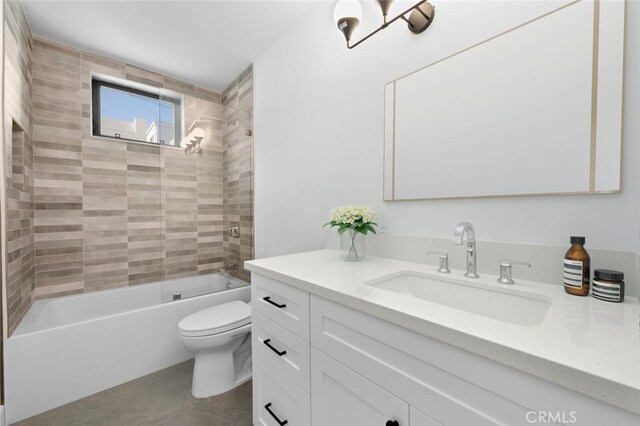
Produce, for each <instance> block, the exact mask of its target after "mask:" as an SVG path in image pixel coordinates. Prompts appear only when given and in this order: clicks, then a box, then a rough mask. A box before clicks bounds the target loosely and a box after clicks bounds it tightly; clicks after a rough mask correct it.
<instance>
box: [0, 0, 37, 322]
mask: <svg viewBox="0 0 640 426" xmlns="http://www.w3.org/2000/svg"><path fill="white" fill-rule="evenodd" d="M3 3H4V37H5V39H4V42H5V53H4V55H5V60H4V61H5V81H4V89H5V99H4V101H5V105H4V106H5V109H4V117H3V119H4V132H5V134H4V141H5V143H4V153H3V154H4V162H5V163H4V170H5V176H4V179H5V182H4V184H5V193H6V198H5V200H4V201H5V211H4V212H3V213H4V218H3V220H4V222H3V224H2V226H3V227H4V228H5V231H6V236H5V238H6V241H5V242H6V264H5V265H3V269H5V268H6V269H5V273H6V299H7V326H8V331H9V334H11V333H12V332H13V330H15V328H16V327H17V325H18V323H19V322H20V320H21V319H22V317H23V316H24V314H25V313H26V312H27V310H28V309H29V307H30V306H31V292H32V290H33V288H34V284H35V282H34V266H35V262H34V223H33V199H34V195H33V194H34V188H33V144H32V108H31V69H32V65H31V31H30V30H29V25H28V23H27V20H26V17H25V15H24V13H23V11H22V7H21V6H20V4H19V3H18V2H17V1H13V0H10V1H5V2H3Z"/></svg>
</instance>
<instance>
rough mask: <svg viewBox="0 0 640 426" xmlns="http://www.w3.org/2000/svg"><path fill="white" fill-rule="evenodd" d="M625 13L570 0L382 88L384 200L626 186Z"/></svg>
mask: <svg viewBox="0 0 640 426" xmlns="http://www.w3.org/2000/svg"><path fill="white" fill-rule="evenodd" d="M624 15H625V3H624V1H598V0H595V1H594V0H578V1H575V2H571V3H568V4H565V5H563V6H561V7H559V8H558V9H556V10H553V11H551V12H550V13H547V14H545V15H543V16H539V17H537V18H535V19H533V20H530V21H528V22H526V23H524V24H522V25H519V26H517V27H515V28H512V29H511V30H509V31H506V32H503V33H501V34H496V36H494V37H492V38H490V39H488V40H485V41H483V42H481V43H478V44H476V45H474V46H471V47H469V48H467V49H465V50H462V51H459V52H455V53H452V54H451V55H449V56H447V57H445V58H444V59H441V60H439V61H437V62H434V63H432V64H430V65H427V66H426V67H424V68H422V69H419V70H417V71H415V72H413V73H411V74H409V75H406V76H403V77H401V78H398V79H397V80H394V81H392V82H390V83H388V84H386V85H385V88H384V90H385V134H384V200H385V201H402V200H417V199H439V198H467V197H494V196H516V195H541V194H593V193H607V192H618V191H620V174H621V164H620V163H621V135H622V92H623V87H622V84H623V80H622V77H623V51H624V19H625V17H624Z"/></svg>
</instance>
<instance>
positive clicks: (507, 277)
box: [498, 259, 531, 284]
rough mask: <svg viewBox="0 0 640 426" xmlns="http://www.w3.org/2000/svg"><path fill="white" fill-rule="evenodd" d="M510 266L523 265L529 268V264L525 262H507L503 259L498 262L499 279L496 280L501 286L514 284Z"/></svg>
mask: <svg viewBox="0 0 640 426" xmlns="http://www.w3.org/2000/svg"><path fill="white" fill-rule="evenodd" d="M511 265H524V266H527V267H529V268H531V264H530V263H529V262H525V261H522V260H508V259H503V260H501V261H500V278H498V282H499V283H501V284H515V282H514V281H513V278H512V277H511V276H512V271H511Z"/></svg>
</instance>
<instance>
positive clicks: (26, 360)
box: [5, 274, 251, 424]
mask: <svg viewBox="0 0 640 426" xmlns="http://www.w3.org/2000/svg"><path fill="white" fill-rule="evenodd" d="M250 297H251V296H250V288H249V285H248V284H247V283H245V282H243V281H240V280H237V279H235V278H231V277H228V276H226V275H222V274H211V275H201V276H197V277H192V278H184V279H178V280H172V281H165V282H164V283H159V282H158V283H152V284H143V285H137V286H132V287H125V288H119V289H114V290H105V291H100V292H95V293H87V294H80V295H73V296H65V297H59V298H55V299H46V300H38V301H36V302H34V304H33V305H32V306H31V308H30V309H29V311H28V312H27V314H26V315H25V317H24V319H23V320H22V322H21V323H20V325H19V326H18V328H17V329H16V331H15V332H14V333H13V335H12V336H11V337H10V338H9V339H7V341H6V344H5V420H6V422H7V424H12V423H14V422H17V421H19V420H22V419H25V418H27V417H31V416H33V415H36V414H38V413H41V412H43V411H47V410H50V409H52V408H55V407H58V406H60V405H64V404H67V403H69V402H72V401H75V400H77V399H80V398H83V397H85V396H89V395H91V394H94V393H96V392H100V391H102V390H105V389H108V388H110V387H113V386H116V385H119V384H122V383H125V382H127V381H129V380H133V379H136V378H138V377H141V376H144V375H146V374H150V373H153V372H154V371H158V370H161V369H163V368H167V367H170V366H172V365H174V364H177V363H180V362H183V361H186V360H188V359H190V358H193V354H192V353H191V352H189V351H188V350H187V349H185V348H184V346H183V345H182V343H181V342H180V339H179V338H178V332H177V324H178V322H179V321H180V320H181V319H182V318H184V317H185V316H187V315H189V314H190V313H193V312H196V311H198V310H200V309H204V308H207V307H210V306H214V305H218V304H221V303H225V302H229V301H232V300H243V301H245V302H249V300H250ZM174 299H177V300H174Z"/></svg>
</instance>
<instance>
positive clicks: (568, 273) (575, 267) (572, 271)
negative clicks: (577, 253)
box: [564, 259, 584, 288]
mask: <svg viewBox="0 0 640 426" xmlns="http://www.w3.org/2000/svg"><path fill="white" fill-rule="evenodd" d="M583 270H584V269H583V265H582V261H580V260H569V259H565V260H564V285H565V286H567V287H571V288H582V284H583V282H582V272H583Z"/></svg>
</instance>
